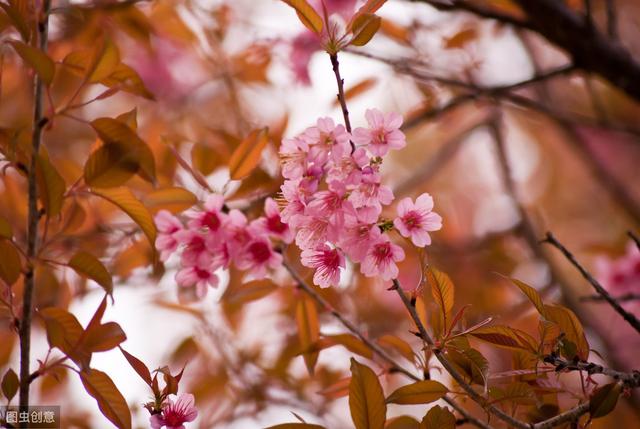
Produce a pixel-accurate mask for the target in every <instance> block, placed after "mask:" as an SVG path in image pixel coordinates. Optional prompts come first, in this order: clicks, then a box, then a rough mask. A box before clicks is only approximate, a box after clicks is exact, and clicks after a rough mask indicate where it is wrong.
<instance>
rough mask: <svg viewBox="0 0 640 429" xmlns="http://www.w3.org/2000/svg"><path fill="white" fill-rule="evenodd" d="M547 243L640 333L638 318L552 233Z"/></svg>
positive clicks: (548, 235) (546, 240)
mask: <svg viewBox="0 0 640 429" xmlns="http://www.w3.org/2000/svg"><path fill="white" fill-rule="evenodd" d="M545 242H546V243H549V244H551V245H552V246H554V247H555V248H557V249H558V250H560V251H561V252H562V254H563V255H564V256H565V258H567V260H569V262H571V264H572V265H573V266H574V267H575V268H576V269H577V270H578V271H579V272H580V274H582V277H584V278H585V280H587V281H588V282H589V284H590V285H591V286H593V288H594V289H595V290H596V292H597V293H598V294H599V295H601V296H602V298H603V299H604V300H605V301H607V302H608V303H609V305H611V307H613V309H614V310H615V311H617V312H618V314H620V315H621V316H622V318H623V319H624V320H625V321H626V322H627V323H628V324H629V325H631V326H632V327H633V329H635V330H636V331H637V332H639V333H640V320H638V319H637V318H636V316H634V315H633V314H631V313H629V312H628V311H627V310H625V309H624V308H622V306H621V305H620V303H619V302H618V301H616V300H615V299H614V298H613V297H612V296H611V295H610V294H609V292H607V290H606V289H605V288H604V287H603V286H602V285H601V284H600V282H598V280H596V279H595V278H594V277H593V276H592V275H591V273H589V272H588V271H587V270H586V269H585V268H584V267H583V266H582V265H581V264H580V263H579V262H578V261H577V259H576V258H575V256H573V254H572V253H571V252H570V251H569V250H568V249H567V248H566V247H564V245H562V243H560V242H559V241H558V240H557V239H556V238H555V237H554V236H553V234H551V233H550V232H548V233H547V238H546V239H545Z"/></svg>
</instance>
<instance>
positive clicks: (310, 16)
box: [283, 0, 323, 34]
mask: <svg viewBox="0 0 640 429" xmlns="http://www.w3.org/2000/svg"><path fill="white" fill-rule="evenodd" d="M283 1H284V2H285V3H286V4H288V5H289V6H291V7H292V8H294V9H295V11H296V13H297V14H298V18H299V19H300V21H301V22H302V24H304V26H305V27H307V28H308V29H309V30H311V31H313V32H314V33H316V34H320V33H321V32H322V26H323V23H322V18H321V17H320V15H318V12H316V11H315V9H314V8H313V7H311V5H309V3H307V1H306V0H283Z"/></svg>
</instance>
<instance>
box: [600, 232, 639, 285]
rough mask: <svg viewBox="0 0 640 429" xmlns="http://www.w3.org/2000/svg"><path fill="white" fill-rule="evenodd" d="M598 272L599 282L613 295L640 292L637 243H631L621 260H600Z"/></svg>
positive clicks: (604, 258) (602, 258)
mask: <svg viewBox="0 0 640 429" xmlns="http://www.w3.org/2000/svg"><path fill="white" fill-rule="evenodd" d="M596 270H597V271H596V274H597V278H598V280H599V281H600V282H601V283H602V285H603V286H604V287H605V288H607V290H609V291H610V292H611V293H612V294H614V295H622V294H625V293H639V292H640V250H639V249H638V246H637V245H636V244H635V242H633V241H630V242H629V243H628V244H627V249H626V253H625V254H624V255H623V256H621V257H619V258H616V259H611V258H609V257H600V258H598V259H597V260H596Z"/></svg>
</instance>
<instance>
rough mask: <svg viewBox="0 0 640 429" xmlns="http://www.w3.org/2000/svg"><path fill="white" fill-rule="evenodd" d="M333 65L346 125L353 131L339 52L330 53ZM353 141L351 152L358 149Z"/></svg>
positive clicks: (349, 131)
mask: <svg viewBox="0 0 640 429" xmlns="http://www.w3.org/2000/svg"><path fill="white" fill-rule="evenodd" d="M329 58H330V59H331V66H332V68H333V74H334V75H335V76H336V84H337V85H338V94H337V97H338V101H339V102H340V108H341V109H342V116H343V117H344V126H345V128H346V129H347V132H348V133H351V121H350V120H349V109H348V108H347V98H346V96H345V95H344V79H343V78H342V76H340V62H339V61H338V54H337V53H335V54H330V55H329ZM350 143H351V152H353V151H355V150H356V146H355V144H354V143H353V142H350Z"/></svg>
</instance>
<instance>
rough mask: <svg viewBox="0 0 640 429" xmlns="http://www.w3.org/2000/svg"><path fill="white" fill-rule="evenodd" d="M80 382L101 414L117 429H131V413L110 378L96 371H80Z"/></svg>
mask: <svg viewBox="0 0 640 429" xmlns="http://www.w3.org/2000/svg"><path fill="white" fill-rule="evenodd" d="M80 380H81V381H82V385H83V386H84V388H85V390H86V391H87V393H88V394H89V395H91V396H92V397H93V398H95V400H96V402H97V403H98V408H100V411H101V412H102V414H103V415H104V416H105V417H106V418H107V419H109V421H111V423H113V424H114V425H116V427H118V428H119V429H131V411H129V407H128V406H127V402H126V401H125V399H124V397H123V396H122V394H121V393H120V391H119V390H118V388H117V387H116V385H115V384H114V383H113V381H112V380H111V378H109V376H108V375H107V374H105V373H104V372H102V371H98V370H97V369H87V370H83V371H80Z"/></svg>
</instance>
